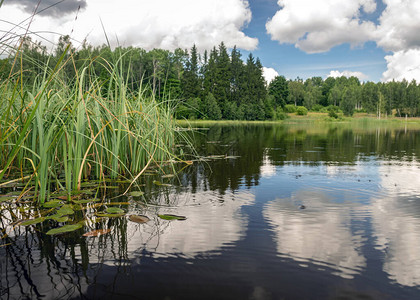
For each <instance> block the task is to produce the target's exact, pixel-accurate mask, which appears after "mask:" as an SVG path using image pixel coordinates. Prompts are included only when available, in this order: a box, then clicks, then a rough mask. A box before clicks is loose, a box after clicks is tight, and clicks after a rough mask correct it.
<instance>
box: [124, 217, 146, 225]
mask: <svg viewBox="0 0 420 300" xmlns="http://www.w3.org/2000/svg"><path fill="white" fill-rule="evenodd" d="M128 219H130V221H132V222H136V223H140V224H142V223H147V222H149V221H150V219H149V218H148V217H146V216H143V215H129V216H128Z"/></svg>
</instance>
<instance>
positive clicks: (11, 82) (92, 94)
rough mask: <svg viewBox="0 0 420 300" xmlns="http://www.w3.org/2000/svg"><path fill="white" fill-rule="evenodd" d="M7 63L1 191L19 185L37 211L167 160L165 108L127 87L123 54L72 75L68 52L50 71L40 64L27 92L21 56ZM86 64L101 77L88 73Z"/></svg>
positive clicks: (171, 138) (0, 127)
mask: <svg viewBox="0 0 420 300" xmlns="http://www.w3.org/2000/svg"><path fill="white" fill-rule="evenodd" d="M14 55H15V56H14V57H13V58H12V59H11V61H12V63H13V64H15V65H14V66H13V67H12V68H11V69H12V71H11V72H10V74H9V75H8V76H7V77H4V78H2V79H1V80H0V95H1V97H2V99H1V101H0V184H2V183H3V184H4V183H6V182H8V181H10V180H14V179H16V178H19V179H20V180H22V181H24V182H26V183H27V186H26V188H32V189H34V190H35V194H36V195H38V200H39V202H40V203H43V202H44V201H46V200H47V199H48V197H49V193H50V192H51V191H53V190H65V191H67V192H68V195H69V199H70V195H71V193H72V192H73V191H75V190H78V189H80V185H81V182H82V181H83V180H87V179H98V180H101V179H104V178H117V177H120V176H123V177H125V178H129V179H132V180H133V179H135V178H137V177H138V175H139V174H141V172H143V171H144V170H145V169H146V168H147V167H148V166H151V165H154V164H159V163H161V162H163V161H168V160H170V159H172V158H173V149H174V143H175V124H174V122H173V120H172V111H171V105H170V101H169V100H168V101H157V100H156V99H155V97H154V95H153V93H152V92H150V90H152V89H148V88H147V87H140V88H139V89H138V90H131V89H130V88H129V87H128V84H127V81H128V80H126V78H127V77H124V76H127V75H123V74H124V72H123V68H122V65H123V63H122V62H123V59H124V54H121V55H120V56H116V57H114V58H113V59H112V61H109V60H105V59H103V58H101V57H94V58H90V59H89V60H86V61H85V63H84V65H83V66H82V67H79V68H78V69H76V66H75V64H74V60H73V57H72V56H73V54H72V53H71V49H70V47H67V48H66V49H65V51H64V52H63V54H62V55H61V57H60V58H59V59H58V60H57V62H56V63H54V64H53V66H52V67H51V62H49V63H46V64H42V63H41V62H40V63H39V70H40V71H39V72H38V73H37V74H36V78H35V80H31V84H27V83H26V81H25V79H26V78H25V76H26V73H25V69H24V68H23V67H22V65H20V66H19V61H20V60H22V57H20V56H21V55H22V53H21V52H19V50H17V51H16V53H15V54H14ZM93 61H95V62H96V64H97V63H98V62H99V63H100V64H102V66H103V67H104V68H103V70H106V72H105V74H104V72H102V74H100V76H98V75H97V74H96V73H95V69H94V68H93V67H92V65H93V64H92V62H93ZM65 68H74V74H75V77H74V78H66V76H65V72H64V70H65Z"/></svg>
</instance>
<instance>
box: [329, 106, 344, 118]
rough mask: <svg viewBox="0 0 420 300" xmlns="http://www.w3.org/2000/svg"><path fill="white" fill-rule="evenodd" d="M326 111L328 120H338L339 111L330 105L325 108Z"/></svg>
mask: <svg viewBox="0 0 420 300" xmlns="http://www.w3.org/2000/svg"><path fill="white" fill-rule="evenodd" d="M326 109H327V110H328V116H329V117H330V118H334V119H338V113H339V112H341V110H340V109H339V108H338V107H337V106H334V105H330V106H328V107H326Z"/></svg>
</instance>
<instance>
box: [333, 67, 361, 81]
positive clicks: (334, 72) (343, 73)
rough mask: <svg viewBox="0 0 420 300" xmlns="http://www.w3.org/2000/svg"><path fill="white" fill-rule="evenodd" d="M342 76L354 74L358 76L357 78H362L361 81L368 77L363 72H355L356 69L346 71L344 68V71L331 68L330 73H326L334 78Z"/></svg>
mask: <svg viewBox="0 0 420 300" xmlns="http://www.w3.org/2000/svg"><path fill="white" fill-rule="evenodd" d="M342 76H344V77H352V76H354V77H357V78H359V80H362V81H363V80H366V79H368V76H367V75H366V74H364V73H362V72H357V71H347V70H346V71H342V72H340V71H338V70H333V71H331V72H330V74H328V77H334V78H337V77H342Z"/></svg>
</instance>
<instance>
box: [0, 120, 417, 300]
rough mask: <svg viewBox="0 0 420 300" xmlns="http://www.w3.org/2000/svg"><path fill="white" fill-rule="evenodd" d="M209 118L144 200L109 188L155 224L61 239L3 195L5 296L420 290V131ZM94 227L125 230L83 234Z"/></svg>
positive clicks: (146, 181) (121, 203)
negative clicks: (189, 160) (183, 159)
mask: <svg viewBox="0 0 420 300" xmlns="http://www.w3.org/2000/svg"><path fill="white" fill-rule="evenodd" d="M375 124H376V125H375ZM199 126H200V125H194V127H199ZM201 127H203V128H201V129H200V128H199V129H197V130H196V131H195V132H194V133H191V132H188V131H186V132H183V134H188V135H191V136H192V137H193V145H194V148H195V151H196V157H195V159H194V163H193V164H192V165H185V164H175V166H174V168H175V171H176V175H177V176H175V177H172V176H170V175H169V176H162V174H161V172H149V171H148V172H147V174H146V175H145V176H144V177H143V178H142V179H141V182H140V188H141V190H142V191H143V192H144V195H143V196H141V197H133V196H130V195H128V196H119V195H121V194H122V192H124V189H125V188H126V186H124V184H120V185H119V186H117V187H116V189H115V190H113V191H111V192H110V193H109V195H110V196H109V197H108V200H107V201H109V203H110V206H111V203H112V202H114V203H115V202H116V203H117V204H116V205H113V207H119V208H122V209H123V210H124V211H125V212H126V213H127V215H130V214H136V215H145V216H147V217H149V218H150V221H149V222H147V223H144V224H138V223H136V222H132V221H130V220H129V219H128V217H127V215H126V216H123V217H119V218H104V219H101V220H99V221H98V222H96V223H93V222H92V224H87V225H86V226H84V227H83V229H81V230H79V231H77V232H72V233H67V234H62V235H55V236H49V235H46V234H45V232H46V230H47V229H48V228H50V227H51V226H52V225H51V224H52V223H48V224H38V225H32V226H26V227H24V226H13V224H9V223H8V220H9V219H10V220H11V219H13V214H18V213H16V211H20V212H19V213H21V214H23V211H24V210H25V206H24V205H21V206H20V205H17V204H13V203H10V202H7V201H4V202H0V213H1V215H0V216H1V223H0V227H1V229H2V234H5V233H7V234H8V236H7V237H5V238H3V239H2V240H1V244H0V272H1V278H0V298H1V299H79V298H82V299H162V300H172V299H255V300H265V299H419V298H420V188H419V187H420V162H419V161H420V130H417V129H415V128H411V127H407V126H404V123H401V124H397V126H386V125H384V124H382V123H373V125H372V124H370V123H369V122H360V123H358V125H357V126H355V125H351V126H350V125H349V124H345V123H344V124H340V123H322V124H318V123H302V122H297V123H293V122H291V121H289V123H288V124H280V123H278V124H271V123H266V124H252V123H246V124H229V125H223V124H219V125H211V126H205V125H201ZM178 147H180V148H182V149H186V150H185V151H186V152H188V151H189V150H188V149H187V147H188V145H186V144H181V145H178ZM168 170H169V171H171V170H172V169H171V168H165V169H164V170H163V171H164V172H165V173H166V174H172V173H173V172H169V171H168ZM0 192H1V193H3V194H5V193H10V191H9V190H6V189H3V190H0ZM159 214H160V215H162V214H172V215H177V216H183V217H186V220H164V219H162V218H160V217H159V216H158V215H159ZM92 229H111V231H110V233H108V234H104V235H101V236H98V237H83V236H82V234H83V233H85V232H88V231H90V230H92Z"/></svg>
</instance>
